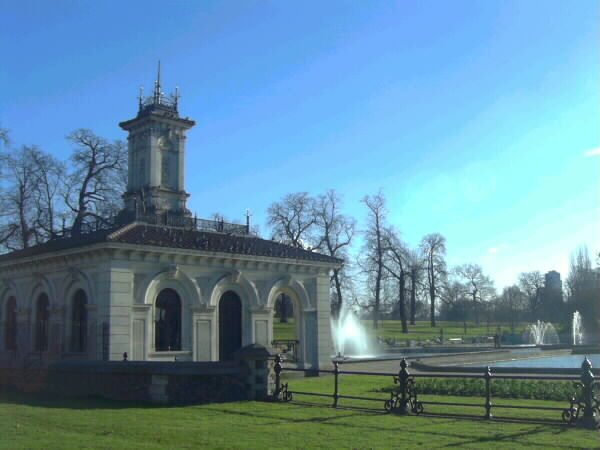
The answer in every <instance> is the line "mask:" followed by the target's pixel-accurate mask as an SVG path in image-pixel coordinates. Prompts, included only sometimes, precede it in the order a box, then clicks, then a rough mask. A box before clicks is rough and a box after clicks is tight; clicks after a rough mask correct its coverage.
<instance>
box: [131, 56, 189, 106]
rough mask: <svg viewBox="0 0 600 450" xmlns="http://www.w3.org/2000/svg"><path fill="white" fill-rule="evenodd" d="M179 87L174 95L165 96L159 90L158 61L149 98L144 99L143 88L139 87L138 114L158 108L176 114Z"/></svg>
mask: <svg viewBox="0 0 600 450" xmlns="http://www.w3.org/2000/svg"><path fill="white" fill-rule="evenodd" d="M179 97H180V96H179V86H177V87H175V93H174V94H171V95H168V96H167V95H165V94H164V92H162V90H161V88H160V60H158V68H157V72H156V79H155V80H154V92H153V93H152V96H151V97H144V87H143V86H140V94H139V97H138V98H139V112H140V113H142V112H144V111H149V108H155V107H157V106H160V108H161V109H166V110H171V111H173V112H175V113H177V107H178V103H179Z"/></svg>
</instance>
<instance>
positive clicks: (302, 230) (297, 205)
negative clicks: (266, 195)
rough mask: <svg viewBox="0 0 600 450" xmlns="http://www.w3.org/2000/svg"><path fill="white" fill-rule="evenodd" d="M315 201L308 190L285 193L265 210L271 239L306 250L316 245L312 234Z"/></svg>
mask: <svg viewBox="0 0 600 450" xmlns="http://www.w3.org/2000/svg"><path fill="white" fill-rule="evenodd" d="M314 205H315V201H314V199H313V198H311V197H310V196H309V195H308V192H296V193H293V194H287V195H286V196H285V197H283V198H282V199H281V200H280V201H278V202H274V203H272V204H271V206H269V209H268V210H267V215H268V222H269V225H270V226H271V227H272V229H273V239H277V240H280V241H282V242H284V243H286V244H289V245H292V246H294V247H298V248H304V249H306V250H313V249H315V248H316V247H318V243H316V245H315V242H314V241H315V239H314V237H313V236H312V232H313V228H314V224H315V215H314Z"/></svg>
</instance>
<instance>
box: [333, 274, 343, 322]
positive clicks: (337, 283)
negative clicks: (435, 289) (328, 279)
mask: <svg viewBox="0 0 600 450" xmlns="http://www.w3.org/2000/svg"><path fill="white" fill-rule="evenodd" d="M333 281H334V283H335V291H336V293H337V305H335V317H334V318H335V319H337V318H338V317H340V312H341V311H342V303H343V302H342V283H341V282H340V270H339V269H334V270H333Z"/></svg>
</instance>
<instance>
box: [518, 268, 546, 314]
mask: <svg viewBox="0 0 600 450" xmlns="http://www.w3.org/2000/svg"><path fill="white" fill-rule="evenodd" d="M519 288H520V289H521V291H522V292H523V293H524V294H525V295H526V296H527V303H528V309H529V315H530V319H531V320H536V319H537V318H538V317H539V310H540V307H541V303H542V292H543V290H544V276H543V275H542V274H541V272H540V271H539V270H534V271H531V272H522V273H520V274H519Z"/></svg>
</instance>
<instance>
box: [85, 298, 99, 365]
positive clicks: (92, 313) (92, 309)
mask: <svg viewBox="0 0 600 450" xmlns="http://www.w3.org/2000/svg"><path fill="white" fill-rule="evenodd" d="M85 309H86V312H87V327H88V328H87V348H86V350H87V359H100V355H99V353H98V343H97V336H98V330H97V328H98V319H97V311H98V307H97V306H96V305H89V304H88V305H85Z"/></svg>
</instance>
